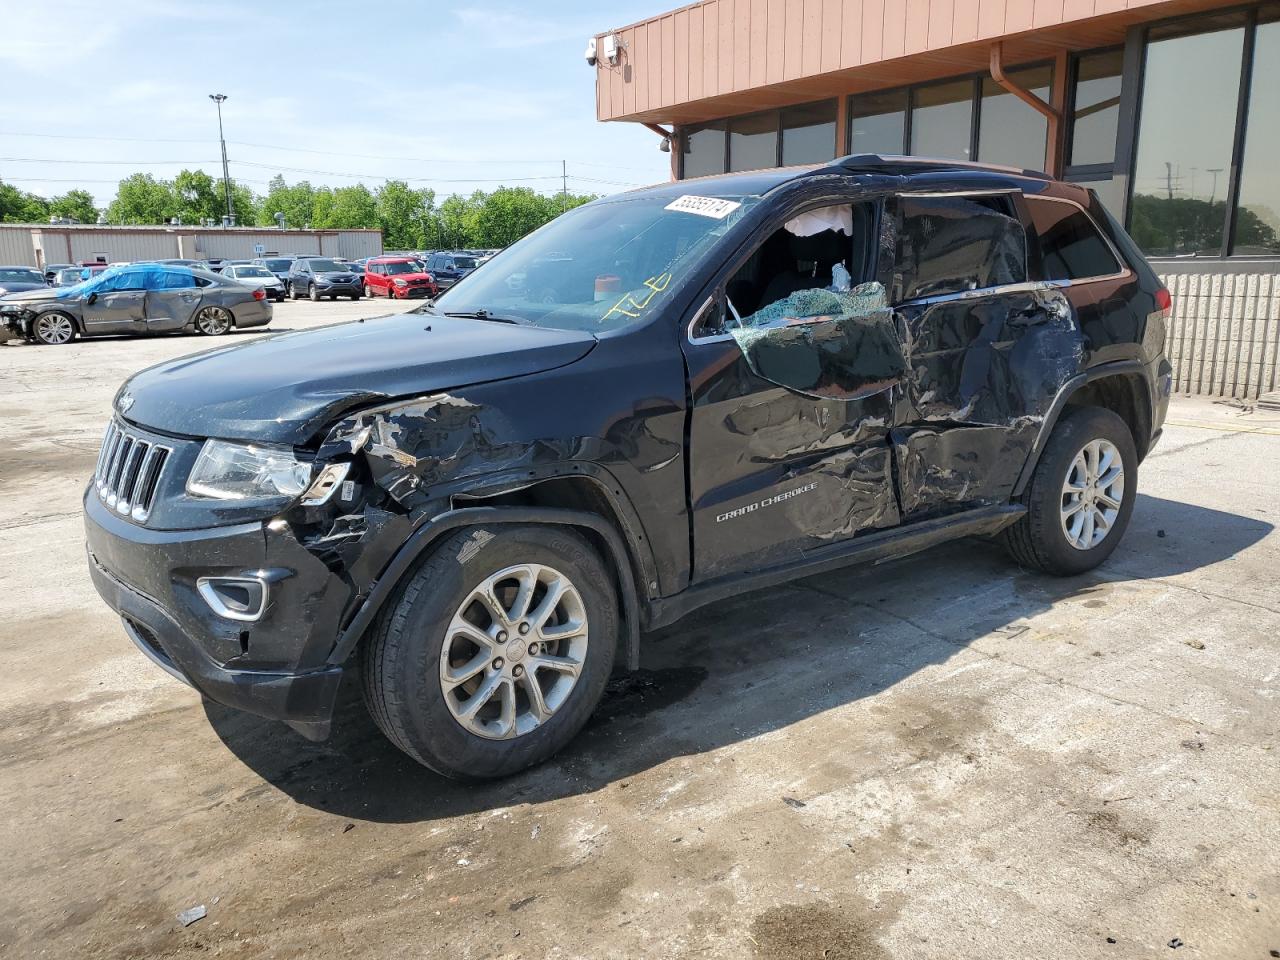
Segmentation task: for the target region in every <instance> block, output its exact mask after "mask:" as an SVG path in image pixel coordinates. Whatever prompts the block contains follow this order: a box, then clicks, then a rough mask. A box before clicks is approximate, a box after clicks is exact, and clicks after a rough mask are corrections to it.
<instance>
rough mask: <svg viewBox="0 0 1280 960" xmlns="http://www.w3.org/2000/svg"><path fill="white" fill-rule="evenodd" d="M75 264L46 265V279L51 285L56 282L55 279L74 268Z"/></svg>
mask: <svg viewBox="0 0 1280 960" xmlns="http://www.w3.org/2000/svg"><path fill="white" fill-rule="evenodd" d="M74 266H75V264H74V263H46V264H45V265H44V278H45V280H47V281H48V282H49V283H53V282H54V278H55V277H57V276H58V274H60V273H61V272H62V271H63V270H69V269H71V268H72V267H74Z"/></svg>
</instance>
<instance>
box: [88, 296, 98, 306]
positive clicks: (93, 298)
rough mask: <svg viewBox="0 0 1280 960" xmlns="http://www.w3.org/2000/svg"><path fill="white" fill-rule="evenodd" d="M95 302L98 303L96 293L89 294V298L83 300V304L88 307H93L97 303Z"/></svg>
mask: <svg viewBox="0 0 1280 960" xmlns="http://www.w3.org/2000/svg"><path fill="white" fill-rule="evenodd" d="M97 302H98V295H97V293H91V294H89V296H88V297H87V298H86V299H85V303H87V304H89V305H90V306H93V304H95V303H97Z"/></svg>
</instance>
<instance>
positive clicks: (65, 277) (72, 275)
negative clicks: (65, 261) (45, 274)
mask: <svg viewBox="0 0 1280 960" xmlns="http://www.w3.org/2000/svg"><path fill="white" fill-rule="evenodd" d="M57 282H58V284H59V285H63V284H68V283H79V282H80V268H79V267H68V268H67V269H65V270H59V271H58V280H57Z"/></svg>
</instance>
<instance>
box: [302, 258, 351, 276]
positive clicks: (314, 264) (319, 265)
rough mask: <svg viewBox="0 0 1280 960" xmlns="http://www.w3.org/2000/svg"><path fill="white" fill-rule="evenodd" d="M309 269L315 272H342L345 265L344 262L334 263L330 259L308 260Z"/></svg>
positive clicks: (344, 269)
mask: <svg viewBox="0 0 1280 960" xmlns="http://www.w3.org/2000/svg"><path fill="white" fill-rule="evenodd" d="M307 262H308V263H309V264H311V269H312V270H313V271H314V272H315V273H343V272H344V271H346V269H347V267H346V265H345V264H341V263H334V262H333V261H332V260H308V261H307Z"/></svg>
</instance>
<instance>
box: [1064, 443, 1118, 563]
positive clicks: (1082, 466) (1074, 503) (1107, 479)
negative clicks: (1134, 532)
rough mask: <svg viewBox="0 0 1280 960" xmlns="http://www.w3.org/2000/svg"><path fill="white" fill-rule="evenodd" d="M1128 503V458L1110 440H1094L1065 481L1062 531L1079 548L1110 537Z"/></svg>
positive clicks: (1072, 466)
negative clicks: (1126, 459)
mask: <svg viewBox="0 0 1280 960" xmlns="http://www.w3.org/2000/svg"><path fill="white" fill-rule="evenodd" d="M1123 503H1124V460H1123V459H1122V458H1121V456H1120V451H1119V450H1118V449H1117V448H1116V445H1115V444H1113V443H1112V442H1111V441H1110V440H1101V439H1098V440H1090V441H1089V442H1088V443H1086V444H1085V445H1084V447H1083V448H1081V450H1080V452H1079V453H1077V454H1076V455H1075V459H1073V460H1072V461H1071V466H1070V467H1069V468H1068V469H1067V478H1066V480H1065V481H1064V482H1063V484H1062V510H1061V520H1062V532H1063V533H1064V534H1066V537H1067V542H1068V543H1070V544H1071V546H1073V547H1075V548H1076V549H1077V550H1091V549H1092V548H1094V547H1096V546H1097V545H1098V544H1100V543H1101V542H1102V541H1103V540H1105V539H1106V538H1107V535H1108V534H1109V533H1110V532H1111V529H1112V527H1113V526H1114V525H1115V522H1116V517H1117V516H1119V514H1120V507H1121V505H1122V504H1123Z"/></svg>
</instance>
